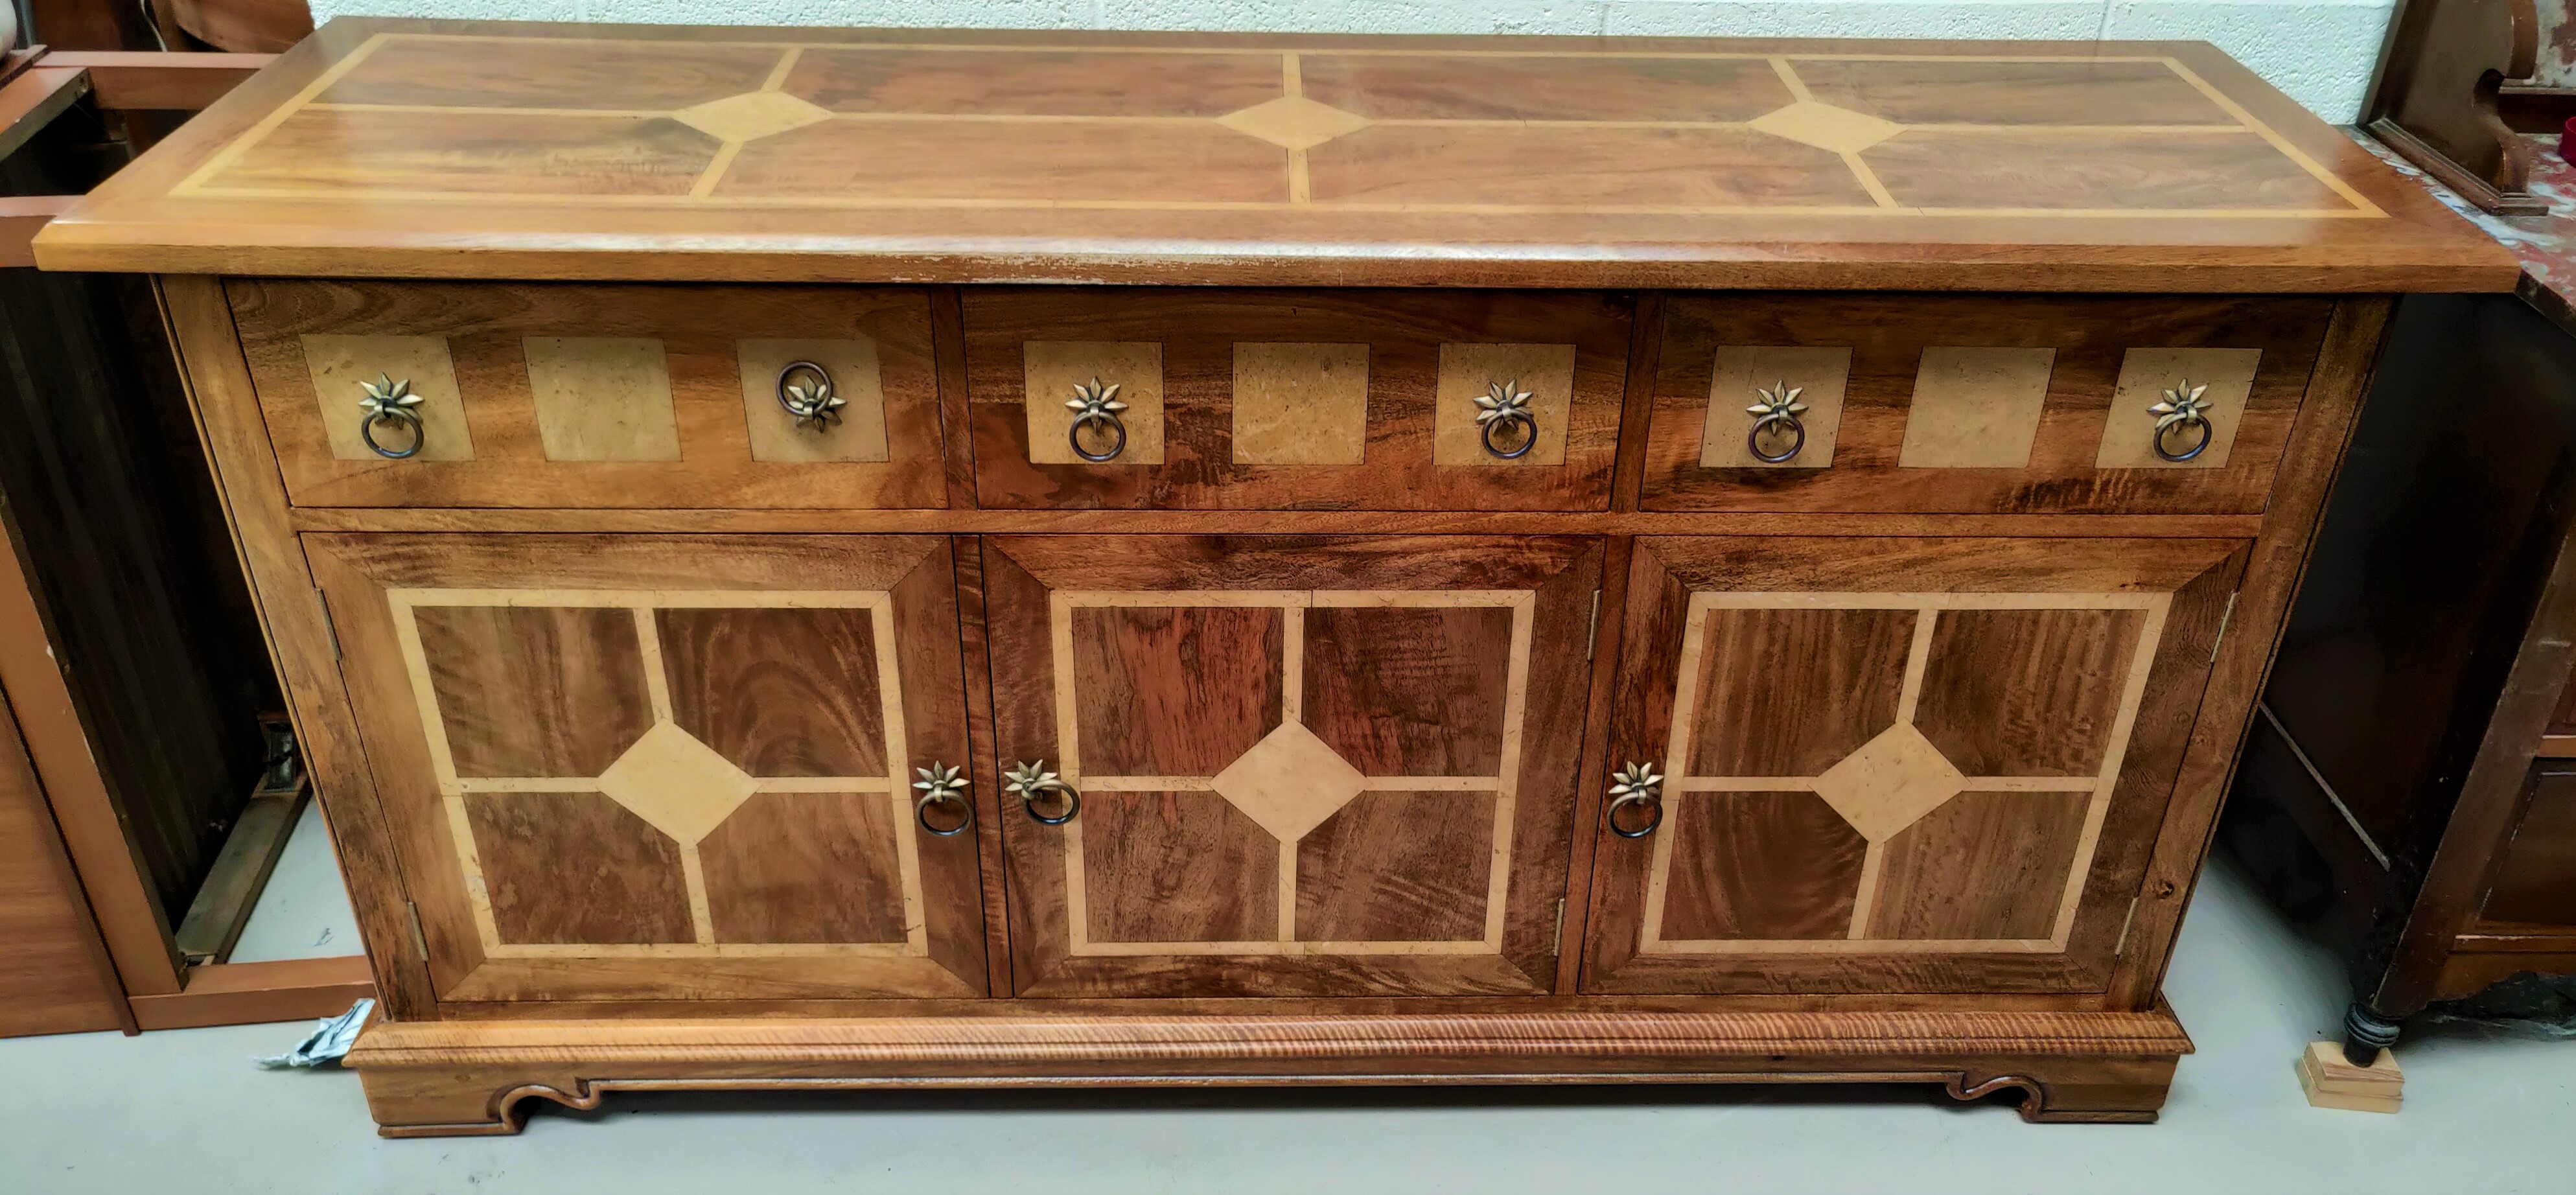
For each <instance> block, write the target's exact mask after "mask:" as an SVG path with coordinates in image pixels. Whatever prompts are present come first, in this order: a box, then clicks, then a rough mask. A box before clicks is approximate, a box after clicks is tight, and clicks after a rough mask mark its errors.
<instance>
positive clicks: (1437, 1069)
mask: <svg viewBox="0 0 2576 1195" xmlns="http://www.w3.org/2000/svg"><path fill="white" fill-rule="evenodd" d="M2191 1048H2192V1047H2191V1039H2190V1038H2189V1037H2188V1036H2186V1035H2185V1034H2184V1033H2183V1030H2182V1025H2181V1023H2180V1022H2178V1021H2176V1020H2175V1019H2174V1016H2173V1013H2172V1011H2171V1010H2170V1009H2168V1008H2166V1007H2164V1006H2163V1005H2162V1004H2161V1003H2159V1004H2158V1006H2157V1007H2156V1008H2154V1009H2152V1010H2149V1011H2146V1012H2127V1013H2120V1012H2101V1013H2077V1012H1974V1011H1952V1012H1910V1013H1871V1012H1814V1013H1783V1012H1746V1013H1723V1012H1712V1013H1644V1012H1601V1013H1557V1012H1551V1013H1529V1014H1511V1013H1497V1014H1440V1015H1377V1016H1336V1015H1307V1016H1290V1015H1265V1014H1236V1013H1216V1014H1208V1015H1197V1016H1176V1015H1151V1016H1144V1015H1140V1016H1127V1017H1098V1016H1033V1015H1028V1014H1026V1013H1020V1012H1013V1013H1009V1014H1002V1015H992V1016H961V1017H946V1018H928V1017H886V1018H868V1019H858V1018H852V1019H833V1020H817V1019H785V1018H780V1019H764V1018H734V1019H723V1020H690V1021H680V1020H633V1021H627V1020H615V1021H609V1020H591V1021H516V1020H514V1021H424V1022H405V1023H389V1022H379V1023H377V1024H374V1025H371V1026H369V1027H368V1029H367V1030H366V1032H365V1033H364V1034H363V1035H362V1036H360V1038H359V1039H358V1043H357V1046H356V1048H355V1049H353V1050H351V1051H350V1053H349V1056H348V1059H347V1063H348V1065H350V1066H352V1067H354V1068H356V1069H357V1071H358V1073H359V1076H360V1078H361V1080H362V1081H363V1082H364V1084H365V1086H366V1090H367V1103H368V1107H369V1108H370V1110H371V1111H372V1112H373V1113H374V1114H375V1118H376V1122H377V1125H378V1126H379V1131H380V1132H382V1133H383V1134H384V1135H385V1136H388V1137H430V1136H461V1135H489V1134H507V1133H515V1132H518V1131H519V1129H520V1128H521V1127H522V1126H523V1125H524V1124H525V1122H526V1112H527V1108H528V1105H527V1103H526V1101H527V1100H530V1099H547V1100H552V1101H554V1102H556V1103H559V1104H562V1105H564V1106H566V1107H570V1108H576V1109H590V1108H595V1107H597V1106H598V1105H599V1102H600V1100H601V1099H602V1098H603V1097H604V1096H605V1095H606V1094H607V1093H609V1092H612V1091H621V1090H623V1091H705V1090H742V1091H816V1090H827V1091H828V1090H870V1089H884V1088H950V1089H958V1088H966V1089H973V1088H1034V1087H1134V1086H1176V1087H1210V1086H1295V1085H1316V1086H1359V1085H1391V1086H1392V1085H1422V1084H1451V1085H1512V1084H1532V1083H1727V1082H1743V1083H1783V1082H1803V1083H1936V1084H1940V1085H1941V1086H1942V1087H1943V1089H1944V1090H1945V1091H1947V1092H1948V1093H1949V1094H1950V1095H1951V1096H1952V1097H1953V1098H1956V1099H1962V1100H1973V1099H1982V1098H1985V1097H1987V1096H1990V1095H1994V1094H1997V1093H2000V1092H2005V1091H2018V1092H2020V1093H2021V1096H2022V1099H2021V1114H2022V1118H2023V1119H2025V1120H2030V1121H2061V1122H2148V1121H2153V1120H2154V1119H2155V1118H2156V1110H2157V1109H2158V1108H2160V1107H2162V1106H2163V1104H2164V1099H2165V1092H2166V1090H2167V1088H2169V1087H2170V1086H2171V1085H2172V1082H2173V1071H2174V1064H2175V1062H2176V1061H2177V1060H2178V1059H2179V1058H2180V1057H2181V1056H2182V1055H2184V1054H2187V1053H2190V1052H2191Z"/></svg>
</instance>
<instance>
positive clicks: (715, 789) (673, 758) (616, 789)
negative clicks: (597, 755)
mask: <svg viewBox="0 0 2576 1195" xmlns="http://www.w3.org/2000/svg"><path fill="white" fill-rule="evenodd" d="M759 787H760V783H759V782H758V781H756V780H753V779H752V778H751V777H750V776H748V775H745V774H744V773H743V770H742V769H741V768H738V767H735V766H734V765H733V761H732V760H729V759H726V758H725V757H724V756H722V755H719V754H717V753H716V750H715V748H713V747H709V746H707V745H706V744H705V743H701V742H699V741H698V740H697V739H696V738H694V737H692V736H691V735H690V734H689V732H688V731H685V730H682V729H680V728H679V727H677V726H674V725H672V724H671V723H668V722H657V723H655V724H654V725H653V729H651V730H648V731H645V732H644V737H643V738H640V739H637V740H635V745H634V746H632V747H629V748H627V749H626V754H624V755H620V756H618V757H617V762H615V763H613V764H610V765H608V770H607V771H605V772H602V773H600V774H599V791H601V792H603V793H606V794H608V796H609V799H611V800H614V801H616V802H617V803H618V804H620V805H623V806H625V807H627V808H628V809H630V810H633V811H634V813H635V816H637V817H640V818H643V819H644V820H645V821H647V822H650V823H652V825H653V828H654V829H656V830H660V831H661V832H663V833H665V834H668V835H670V836H671V837H672V839H674V840H675V841H677V842H679V843H680V844H681V845H683V846H686V845H691V844H694V843H696V842H697V841H698V840H699V839H701V838H704V837H706V836H707V835H708V834H710V833H712V832H713V831H714V830H715V828H716V827H717V826H720V825H722V824H724V820H725V819H726V818H728V817H731V816H733V811H734V810H735V809H737V808H739V807H740V806H741V805H742V803H743V802H744V801H746V800H749V799H750V798H751V794H752V793H753V791H755V790H757V789H758V788H759Z"/></svg>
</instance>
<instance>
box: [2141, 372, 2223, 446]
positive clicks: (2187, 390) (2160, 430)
mask: <svg viewBox="0 0 2576 1195" xmlns="http://www.w3.org/2000/svg"><path fill="white" fill-rule="evenodd" d="M2208 393H2209V385H2208V383H2206V382H2204V383H2202V384H2200V385H2198V386H2194V385H2192V384H2191V379H2189V378H2184V379H2183V381H2182V384H2181V385H2179V386H2175V387H2172V388H2171V389H2168V390H2166V391H2165V394H2164V398H2165V400H2164V401H2163V402H2160V403H2157V404H2156V405H2154V406H2151V407H2148V408H2147V413H2148V414H2150V415H2153V416H2155V417H2156V434H2155V438H2154V439H2152V440H2149V441H2147V446H2148V447H2149V448H2152V449H2154V450H2155V452H2156V456H2157V458H2158V459H2160V460H2165V461H2169V462H2172V463H2173V464H2177V465H2179V464H2181V463H2183V462H2184V461H2187V460H2190V459H2191V458H2193V457H2196V456H2199V455H2200V454H2201V453H2203V452H2207V451H2208V450H2209V442H2210V441H2211V440H2213V439H2215V438H2217V435H2218V429H2217V428H2216V427H2214V426H2212V425H2211V424H2210V422H2209V400H2208V399H2206V398H2204V397H2202V396H2203V395H2206V394H2208ZM2175 428H2183V429H2186V431H2187V430H2188V429H2191V428H2198V429H2200V437H2199V438H2198V439H2196V440H2193V441H2192V442H2191V447H2189V448H2186V449H2183V450H2182V451H2180V452H2174V451H2172V450H2170V449H2167V448H2166V447H2165V438H2166V437H2167V436H2169V435H2171V434H2173V430H2174V429H2175Z"/></svg>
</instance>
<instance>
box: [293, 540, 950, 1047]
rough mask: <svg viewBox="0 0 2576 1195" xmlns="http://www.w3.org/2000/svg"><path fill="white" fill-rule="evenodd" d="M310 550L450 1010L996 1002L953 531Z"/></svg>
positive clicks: (337, 543) (331, 545) (335, 544)
mask: <svg viewBox="0 0 2576 1195" xmlns="http://www.w3.org/2000/svg"><path fill="white" fill-rule="evenodd" d="M304 546H305V551H306V555H307V556H308V557H309V558H310V559H311V560H312V562H313V569H314V575H315V579H316V580H317V581H318V582H319V583H320V585H321V586H322V590H323V592H324V594H326V595H327V596H328V598H329V605H330V616H331V619H332V626H333V627H334V628H335V630H336V634H337V637H338V641H339V643H340V645H341V648H342V663H341V668H342V671H343V672H344V673H345V674H346V676H347V678H348V682H349V696H350V702H351V706H352V708H353V710H354V712H355V714H356V716H357V724H358V729H359V732H360V734H361V736H362V737H363V738H364V740H365V744H366V753H367V764H368V768H369V771H370V773H371V775H372V777H373V779H374V782H375V792H376V797H377V799H378V800H379V802H380V803H381V804H382V806H383V808H384V812H385V816H386V820H387V822H388V824H389V825H390V826H391V828H392V830H393V836H394V844H395V849H396V851H397V852H398V854H399V856H400V858H401V860H402V865H403V872H404V875H405V877H406V880H407V886H406V895H407V896H408V897H409V899H411V900H412V901H413V902H414V904H415V905H417V907H418V909H419V913H420V930H421V936H422V941H423V942H424V944H425V948H426V949H427V951H428V954H429V970H430V977H431V979H432V981H433V982H434V983H435V984H436V986H437V991H438V994H439V998H440V999H442V1000H460V1001H532V1000H655V999H697V1000H719V999H728V998H740V999H781V998H810V999H825V998H845V997H867V996H885V997H896V996H910V997H966V996H980V995H983V994H985V988H986V983H985V976H986V970H985V954H984V918H983V902H982V896H981V891H982V889H981V886H980V881H979V879H978V877H979V875H980V871H979V868H978V864H977V860H976V845H975V843H976V835H974V834H971V833H942V832H941V831H952V830H955V829H957V828H958V827H959V825H960V824H961V823H963V822H966V821H967V820H968V815H967V812H966V807H965V806H964V805H963V804H962V803H961V802H959V801H956V800H943V801H936V802H931V803H929V804H928V805H927V806H926V807H923V808H920V809H916V805H915V802H916V798H921V797H923V796H925V795H927V794H924V793H921V792H916V791H914V790H913V788H912V787H911V786H912V784H913V782H914V780H915V778H916V776H917V775H918V772H917V771H916V769H923V768H938V769H943V771H942V774H943V775H944V774H945V772H944V769H946V768H949V767H955V768H958V769H960V770H961V773H962V772H963V771H964V770H965V769H967V766H968V765H967V763H966V751H967V735H966V713H965V694H964V684H963V680H964V678H963V675H962V672H961V669H960V664H959V655H958V618H957V605H956V595H955V591H954V588H953V586H954V571H953V566H952V564H951V557H950V551H949V543H948V540H947V539H946V538H944V537H940V536H865V535H847V536H803V535H759V536H661V535H611V536H579V535H318V534H317V535H308V536H306V537H305V538H304ZM969 795H970V796H971V795H973V794H971V793H970V794H969ZM973 820H974V822H976V823H981V822H982V821H984V819H983V818H981V817H978V818H974V819H973Z"/></svg>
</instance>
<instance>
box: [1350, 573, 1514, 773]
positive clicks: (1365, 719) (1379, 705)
mask: <svg viewBox="0 0 2576 1195" xmlns="http://www.w3.org/2000/svg"><path fill="white" fill-rule="evenodd" d="M1512 621H1513V617H1512V611H1511V610H1510V609H1509V608H1507V607H1500V606H1454V607H1450V608H1447V609H1437V608H1431V609H1404V608H1373V607H1367V606H1343V607H1330V606H1318V607H1316V608H1314V609H1311V610H1308V611H1305V612H1304V614H1303V622H1304V635H1303V642H1304V648H1305V651H1304V659H1303V661H1302V663H1301V665H1300V671H1301V674H1302V676H1303V678H1304V681H1305V683H1304V686H1303V700H1302V701H1301V703H1300V716H1301V718H1302V719H1303V720H1304V722H1305V724H1306V725H1307V726H1309V727H1311V728H1313V729H1314V731H1315V734H1316V737H1318V738H1320V739H1322V740H1323V741H1324V742H1325V743H1327V744H1329V745H1330V746H1331V747H1332V748H1333V750H1334V751H1335V752H1336V753H1338V754H1339V755H1340V756H1341V757H1342V758H1343V759H1345V760H1348V761H1349V762H1350V764H1351V766H1352V767H1354V768H1357V769H1359V771H1360V772H1361V773H1362V774H1364V775H1371V776H1490V775H1493V774H1494V773H1495V771H1496V769H1498V768H1499V767H1500V766H1501V764H1502V753H1503V737H1504V735H1505V733H1506V727H1505V724H1504V722H1505V719H1504V705H1505V701H1506V697H1507V694H1506V692H1505V686H1506V685H1507V683H1508V682H1509V679H1510V664H1511V641H1512Z"/></svg>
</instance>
